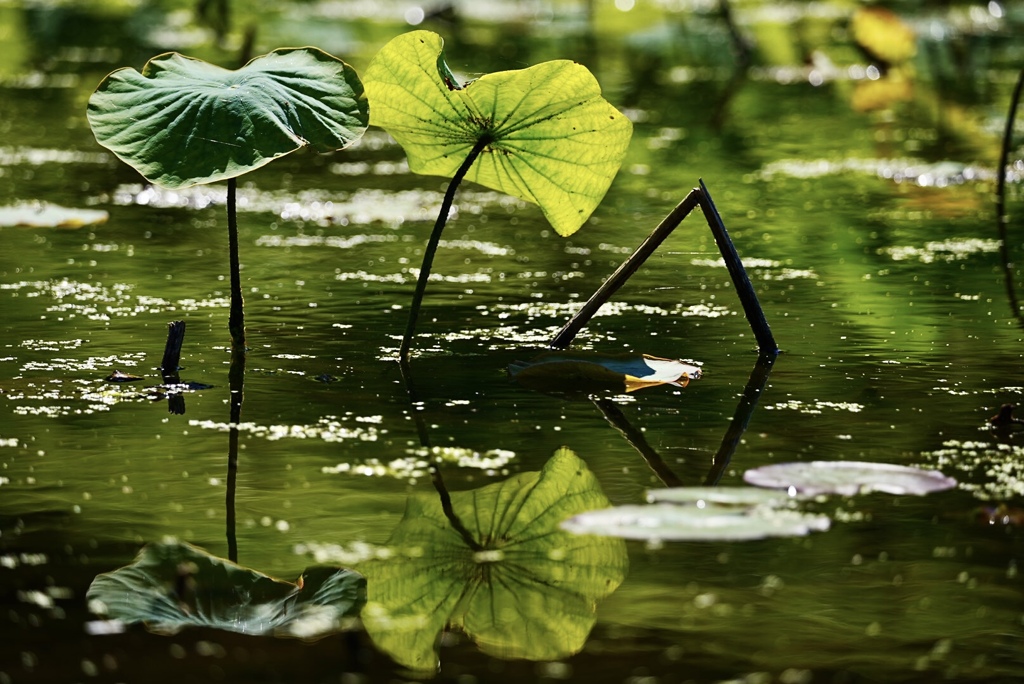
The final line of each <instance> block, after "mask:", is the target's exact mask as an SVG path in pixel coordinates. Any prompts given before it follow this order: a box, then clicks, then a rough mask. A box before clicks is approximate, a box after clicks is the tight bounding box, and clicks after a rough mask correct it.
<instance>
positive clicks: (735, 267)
mask: <svg viewBox="0 0 1024 684" xmlns="http://www.w3.org/2000/svg"><path fill="white" fill-rule="evenodd" d="M698 182H699V183H700V206H701V209H702V210H703V211H704V218H705V219H706V220H707V222H708V227H709V228H711V232H712V234H713V235H714V236H715V242H716V243H717V244H718V251H719V252H721V253H722V258H723V259H725V265H726V267H727V268H728V269H729V275H730V276H732V283H733V286H734V287H735V288H736V294H738V295H739V297H740V303H741V304H742V305H743V313H745V314H746V316H747V322H748V323H749V324H750V327H751V329H753V331H754V337H755V338H756V339H757V346H758V349H759V350H760V352H761V353H762V354H778V353H779V345H777V344H775V337H774V336H773V335H772V329H771V328H770V327H768V320H767V319H766V318H765V317H764V309H762V308H761V304H760V302H758V301H757V293H756V292H754V286H753V285H751V283H750V278H749V277H747V270H746V269H745V268H743V262H742V261H740V256H739V254H737V253H736V246H735V245H733V244H732V240H731V239H730V238H729V233H728V231H726V229H725V223H723V222H722V217H721V215H719V213H718V209H716V208H715V203H714V202H713V201H712V200H711V194H710V193H709V192H708V189H707V187H706V186H705V185H704V181H703V180H700V181H698Z"/></svg>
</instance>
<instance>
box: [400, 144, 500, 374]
mask: <svg viewBox="0 0 1024 684" xmlns="http://www.w3.org/2000/svg"><path fill="white" fill-rule="evenodd" d="M491 142H492V141H491V139H490V137H488V136H486V135H484V136H481V137H480V139H479V140H477V141H476V144H475V145H474V146H473V149H471V150H470V151H469V154H468V155H466V160H465V161H463V162H462V166H460V167H459V169H458V171H456V172H455V175H454V176H452V179H451V182H449V183H448V189H447V190H446V191H445V193H444V199H443V200H442V201H441V210H440V211H439V212H438V213H437V221H435V222H434V230H433V231H432V232H431V233H430V239H429V240H428V241H427V247H426V249H425V250H424V251H423V264H422V265H421V266H420V274H419V278H418V279H417V280H416V291H415V292H413V295H412V304H410V305H409V320H408V322H407V323H406V325H405V335H404V337H402V345H401V347H399V349H398V358H399V360H401V361H405V360H407V359H408V358H409V348H410V347H412V338H413V336H414V335H415V334H416V321H417V319H418V318H419V315H420V308H421V306H422V305H423V293H424V292H426V289H427V281H428V280H429V279H430V267H431V266H432V265H433V263H434V254H436V253H437V246H438V243H440V241H441V233H442V232H443V231H444V227H445V224H446V223H447V222H448V212H449V211H451V208H452V202H454V200H455V191H456V190H457V189H458V187H459V184H460V183H462V179H463V178H465V177H466V174H467V173H468V172H469V168H470V167H471V166H473V162H475V161H476V158H477V157H479V156H480V153H481V152H483V150H484V148H485V147H487V146H488V145H489V144H491Z"/></svg>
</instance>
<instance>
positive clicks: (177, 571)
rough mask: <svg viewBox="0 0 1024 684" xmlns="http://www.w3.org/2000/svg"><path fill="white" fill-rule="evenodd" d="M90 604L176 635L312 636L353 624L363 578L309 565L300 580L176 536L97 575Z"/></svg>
mask: <svg viewBox="0 0 1024 684" xmlns="http://www.w3.org/2000/svg"><path fill="white" fill-rule="evenodd" d="M86 596H87V598H88V600H89V606H90V608H91V609H92V610H93V611H94V612H97V613H99V614H101V615H104V616H105V617H107V618H110V619H114V620H119V621H121V622H123V623H126V624H132V623H139V622H141V623H144V624H145V625H146V627H147V628H148V629H150V630H152V631H154V632H159V633H164V634H173V633H175V632H178V631H179V630H181V629H182V628H184V627H189V626H203V627H213V628H216V629H223V630H227V631H230V632H241V633H242V634H276V635H279V636H294V637H301V638H304V639H312V638H317V637H321V636H325V635H327V634H331V633H333V632H337V631H340V630H342V629H344V628H345V627H347V626H348V623H349V622H350V620H349V618H354V617H355V616H357V615H358V614H359V611H360V610H361V609H362V607H363V604H364V603H365V601H366V580H365V578H364V577H363V576H362V575H360V574H359V573H357V572H353V571H352V570H345V569H342V568H329V567H313V568H307V569H306V570H305V571H304V572H303V573H302V576H301V577H300V578H299V581H298V582H297V583H295V584H293V583H291V582H282V581H280V580H276V579H273V578H270V577H268V576H266V575H263V574H261V573H259V572H256V571H255V570H250V569H248V568H243V567H241V566H239V565H235V564H234V563H231V562H230V561H227V560H224V559H223V558H217V557H216V556H211V555H209V554H208V553H206V552H205V551H203V550H202V549H199V548H196V547H195V546H191V545H190V544H184V543H181V542H177V541H173V540H172V541H165V542H161V543H158V544H149V545H148V546H146V547H145V548H144V549H142V551H141V552H140V553H139V556H138V557H137V558H136V559H135V562H134V563H132V564H131V565H128V566H125V567H123V568H119V569H118V570H114V571H113V572H108V573H105V574H102V575H99V576H97V577H96V579H94V580H93V582H92V584H91V585H90V586H89V591H88V593H87V594H86Z"/></svg>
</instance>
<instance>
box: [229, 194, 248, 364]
mask: <svg viewBox="0 0 1024 684" xmlns="http://www.w3.org/2000/svg"><path fill="white" fill-rule="evenodd" d="M237 185H238V181H237V180H236V179H234V178H229V179H228V200H227V204H228V260H229V261H230V262H231V309H230V313H229V314H228V330H230V331H231V351H232V353H235V352H237V353H241V354H244V353H245V313H244V311H243V301H242V275H241V272H240V267H239V264H238V218H237V215H236V212H235V191H236V189H237Z"/></svg>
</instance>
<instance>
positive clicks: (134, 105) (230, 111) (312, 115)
mask: <svg viewBox="0 0 1024 684" xmlns="http://www.w3.org/2000/svg"><path fill="white" fill-rule="evenodd" d="M88 118H89V125H90V126H91V127H92V131H93V135H95V136H96V140H97V141H98V142H99V143H100V144H101V145H103V146H104V147H106V148H108V149H110V150H111V151H112V152H113V153H114V154H116V155H117V156H118V157H120V158H121V159H122V160H123V161H125V162H126V163H128V164H130V165H131V166H132V167H134V168H135V169H136V170H137V171H138V172H139V173H141V174H142V175H143V176H145V177H146V178H147V179H148V180H150V181H152V182H153V183H157V184H159V185H163V186H165V187H169V188H182V187H188V186H191V185H196V184H198V183H210V182H214V181H219V180H225V179H228V178H234V177H236V176H240V175H242V174H244V173H246V172H248V171H251V170H253V169H256V168H259V167H261V166H263V165H265V164H267V163H269V162H271V161H273V160H274V159H276V158H278V157H281V156H283V155H286V154H288V153H289V152H294V151H295V150H297V149H299V148H300V147H304V146H307V145H308V146H311V147H313V148H314V149H316V150H318V151H320V152H330V151H332V150H337V149H341V148H343V147H346V146H348V145H349V144H351V143H352V142H353V141H355V140H356V139H357V138H359V137H360V136H361V135H362V134H363V131H364V130H366V125H367V121H368V119H369V113H368V104H367V101H366V99H365V97H364V96H363V87H362V84H361V82H360V81H359V77H358V76H357V75H356V72H355V70H354V69H352V67H350V66H349V65H348V64H346V63H345V62H343V61H341V60H340V59H338V58H336V57H333V56H331V55H329V54H327V53H326V52H323V51H321V50H318V49H317V48H309V47H307V48H282V49H279V50H274V51H273V52H271V53H269V54H267V55H264V56H262V57H257V58H256V59H253V60H252V61H251V62H249V63H248V64H246V65H245V66H244V67H242V68H241V69H238V70H235V71H229V70H227V69H222V68H220V67H218V66H215V65H213V64H209V63H207V62H203V61H202V60H198V59H193V58H190V57H185V56H184V55H180V54H178V53H174V52H170V53H166V54H163V55H159V56H157V57H154V58H153V59H151V60H150V61H149V62H147V63H146V65H145V66H144V67H143V69H142V72H141V73H139V72H138V71H136V70H135V69H132V68H124V69H118V70H117V71H114V72H113V73H111V74H110V75H108V76H107V77H106V78H105V79H103V81H102V82H101V83H100V85H99V87H97V89H96V91H95V92H94V93H93V94H92V96H91V97H90V98H89V108H88Z"/></svg>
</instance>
